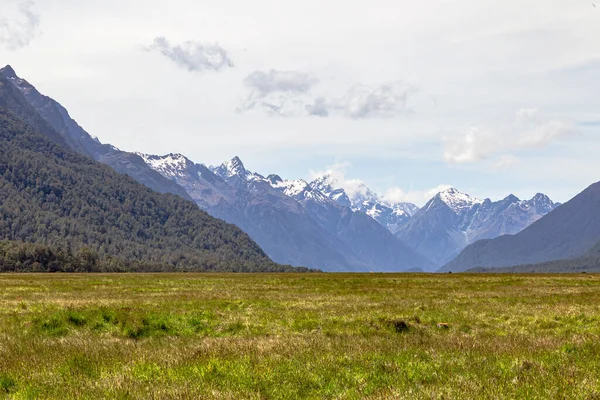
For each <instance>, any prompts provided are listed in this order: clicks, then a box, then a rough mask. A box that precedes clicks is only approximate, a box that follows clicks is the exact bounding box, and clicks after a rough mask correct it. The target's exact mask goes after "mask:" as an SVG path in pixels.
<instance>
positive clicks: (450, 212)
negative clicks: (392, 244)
mask: <svg viewBox="0 0 600 400" xmlns="http://www.w3.org/2000/svg"><path fill="white" fill-rule="evenodd" d="M557 206H558V204H555V203H553V202H552V201H551V200H550V199H549V198H548V197H547V196H545V195H542V194H538V195H536V196H535V197H534V198H532V199H531V200H524V201H522V200H519V199H518V198H517V197H516V196H513V195H510V196H508V197H506V198H505V199H503V200H500V201H497V202H492V201H491V200H489V199H486V200H480V199H477V198H474V197H471V196H469V195H467V194H465V193H461V192H459V191H458V190H456V189H454V188H452V189H448V190H446V191H443V192H441V193H438V194H437V195H436V196H434V197H433V198H432V199H431V200H430V201H429V202H428V203H427V204H426V205H425V206H424V207H423V208H422V209H421V210H419V211H418V212H417V213H416V214H415V215H414V216H413V218H412V219H411V220H409V221H408V223H406V224H405V225H403V226H402V227H401V228H400V229H399V230H398V232H397V233H396V235H397V236H398V237H399V238H400V239H402V240H403V241H405V242H406V243H408V244H409V245H411V246H412V247H413V248H414V249H416V250H417V251H419V252H421V253H422V254H427V255H428V257H429V258H430V259H432V260H433V261H434V262H436V263H438V264H439V265H443V264H445V263H447V262H449V261H450V260H452V259H453V258H454V257H456V256H457V255H458V254H459V253H460V251H462V250H463V249H464V248H465V247H466V246H468V245H469V244H471V243H474V242H476V241H477V240H481V239H490V238H496V237H498V236H502V235H506V234H515V233H518V232H520V231H521V230H523V229H525V228H527V227H528V226H529V225H531V224H532V223H534V222H535V221H537V220H538V219H539V218H541V217H542V216H543V215H545V214H547V213H548V212H550V211H552V210H553V209H554V208H556V207H557Z"/></svg>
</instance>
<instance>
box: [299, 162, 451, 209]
mask: <svg viewBox="0 0 600 400" xmlns="http://www.w3.org/2000/svg"><path fill="white" fill-rule="evenodd" d="M349 167H351V164H350V163H349V162H336V163H334V164H332V165H328V166H326V167H325V168H324V169H323V170H320V171H313V170H311V171H310V178H311V180H312V179H316V178H319V177H322V176H324V175H329V176H331V177H333V178H334V179H335V180H336V181H337V185H339V187H341V188H342V189H344V191H345V192H346V194H347V195H348V196H349V197H350V198H351V199H352V198H355V197H357V196H360V195H363V196H364V195H366V194H367V193H368V191H369V188H368V186H367V185H366V183H365V182H364V181H363V180H361V179H350V178H348V177H347V176H346V175H347V173H346V172H347V170H348V168H349ZM451 187H452V186H451V185H448V184H441V185H438V186H436V187H433V188H430V189H424V190H408V191H405V190H404V189H401V188H399V187H392V188H389V189H387V190H386V191H385V192H383V195H381V196H380V197H381V200H382V201H383V202H385V203H388V204H391V205H393V204H398V203H412V204H417V205H419V206H421V205H423V204H425V203H426V202H427V201H429V200H431V198H432V197H434V196H435V195H436V194H438V193H440V192H443V191H444V190H447V189H450V188H451Z"/></svg>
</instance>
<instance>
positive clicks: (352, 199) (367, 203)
mask: <svg viewBox="0 0 600 400" xmlns="http://www.w3.org/2000/svg"><path fill="white" fill-rule="evenodd" d="M310 186H311V187H313V188H314V189H316V190H319V191H320V192H321V193H323V194H324V195H326V196H327V197H329V198H330V199H332V200H334V201H336V202H337V203H338V204H340V205H342V206H345V207H350V208H352V210H354V211H359V212H362V213H364V214H367V215H368V216H370V217H371V218H373V219H374V220H376V221H377V222H379V223H380V224H381V225H383V226H384V227H386V228H387V229H388V230H389V231H390V232H392V233H395V232H397V231H398V229H399V228H400V227H401V226H402V225H404V224H405V223H406V222H407V221H408V220H410V219H411V218H412V216H413V215H414V214H415V213H416V212H417V211H418V210H419V207H417V206H416V205H414V204H411V203H390V202H386V201H384V200H383V199H381V197H380V196H379V195H378V194H376V193H375V192H373V191H372V190H370V189H369V188H368V187H367V186H366V185H364V184H362V183H361V184H359V185H358V186H357V187H356V188H355V190H353V193H351V194H348V193H347V191H346V190H345V189H344V188H342V185H341V184H340V182H339V181H338V180H337V179H336V178H335V177H333V176H331V175H323V176H321V177H318V178H316V179H315V180H313V181H312V182H311V183H310Z"/></svg>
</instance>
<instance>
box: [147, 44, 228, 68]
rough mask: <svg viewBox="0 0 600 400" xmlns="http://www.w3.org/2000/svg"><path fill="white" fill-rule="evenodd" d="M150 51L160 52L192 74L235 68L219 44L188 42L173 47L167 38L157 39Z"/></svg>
mask: <svg viewBox="0 0 600 400" xmlns="http://www.w3.org/2000/svg"><path fill="white" fill-rule="evenodd" d="M148 50H151V51H157V52H159V53H160V54H162V55H163V56H165V57H167V58H168V59H170V60H171V61H173V62H175V63H176V64H177V65H178V66H179V67H182V68H185V69H187V70H188V71H190V72H199V71H206V70H212V71H220V70H223V69H226V68H231V67H233V61H231V58H230V57H229V54H228V52H227V50H225V49H224V48H222V47H221V46H219V45H218V44H210V43H200V42H194V41H187V42H184V43H182V44H180V45H172V44H171V43H169V41H168V40H167V39H166V38H164V37H157V38H155V39H154V43H152V45H151V46H149V47H148Z"/></svg>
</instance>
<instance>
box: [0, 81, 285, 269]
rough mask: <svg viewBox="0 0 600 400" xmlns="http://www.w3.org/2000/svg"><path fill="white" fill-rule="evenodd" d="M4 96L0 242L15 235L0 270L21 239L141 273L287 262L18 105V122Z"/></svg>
mask: <svg viewBox="0 0 600 400" xmlns="http://www.w3.org/2000/svg"><path fill="white" fill-rule="evenodd" d="M0 86H1V82H0ZM2 89H3V88H2V87H0V94H1V92H2ZM4 89H6V87H5V88H4ZM9 90H10V89H9ZM1 97H2V96H0V240H8V241H11V242H12V243H11V244H10V245H9V244H7V243H8V242H4V244H3V249H7V248H10V249H12V250H11V251H12V253H11V251H4V253H1V252H0V254H4V258H3V260H0V268H4V269H10V268H12V267H11V265H13V266H14V265H16V264H15V263H11V262H10V260H9V259H10V257H7V254H9V253H10V254H13V256H14V254H15V248H18V247H22V244H21V242H26V243H37V244H40V245H43V247H42V249H43V248H45V249H47V250H50V251H53V252H56V253H58V252H62V253H63V255H64V256H65V257H67V258H68V257H70V255H71V256H73V257H75V258H73V259H74V260H75V259H76V258H77V257H82V258H83V259H85V258H86V257H87V258H89V259H97V260H98V261H97V263H96V265H104V266H106V265H109V264H112V265H116V264H118V263H121V264H122V265H126V264H131V265H134V264H135V266H136V269H138V270H139V269H144V268H146V269H148V268H150V267H153V268H162V269H172V270H194V271H196V270H200V271H206V270H212V271H284V270H288V269H290V267H284V266H280V265H277V264H275V263H273V262H272V261H271V260H270V259H269V258H268V257H267V256H266V255H265V253H264V252H263V251H262V250H261V249H260V248H259V246H258V245H257V244H256V243H254V242H253V241H252V240H251V239H250V238H249V237H248V236H247V235H246V234H245V233H243V232H242V231H241V230H240V229H239V228H237V227H235V226H233V225H229V224H227V223H225V222H223V221H221V220H218V219H215V218H213V217H211V216H209V215H208V214H207V213H205V212H204V211H201V210H200V209H198V207H197V206H196V205H195V204H193V203H191V202H188V201H186V200H183V199H181V198H179V197H177V196H174V195H169V194H166V195H165V194H158V193H156V192H153V191H152V190H150V189H148V188H147V187H145V186H143V185H141V184H139V183H137V182H135V181H134V180H133V179H132V178H129V177H127V176H125V175H120V174H118V173H117V172H115V171H113V170H112V169H111V168H109V167H107V166H104V165H101V164H99V163H97V162H95V161H93V160H91V159H89V158H87V157H84V156H81V155H78V154H76V153H75V152H73V151H71V150H69V149H67V148H65V147H63V146H60V145H58V144H57V143H55V142H53V141H51V140H49V139H48V137H46V136H45V135H42V134H40V133H38V132H37V129H36V125H35V124H31V123H28V122H29V121H34V122H37V121H38V120H37V117H36V116H35V114H31V113H28V112H27V110H26V108H24V110H25V112H23V113H22V114H21V116H22V117H24V118H25V119H27V120H28V122H24V121H23V120H21V119H20V118H17V117H16V116H15V115H14V114H13V113H11V112H8V111H7V110H6V108H4V107H3V103H2V99H1ZM48 129H51V128H48ZM27 251H31V249H28V250H27ZM82 254H83V255H82ZM13 258H14V257H13ZM80 259H81V258H80ZM74 263H75V264H77V262H76V261H74ZM19 265H21V267H20V268H21V270H23V269H24V268H23V265H22V263H21V264H19ZM38 267H39V265H38ZM25 269H27V268H25Z"/></svg>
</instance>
